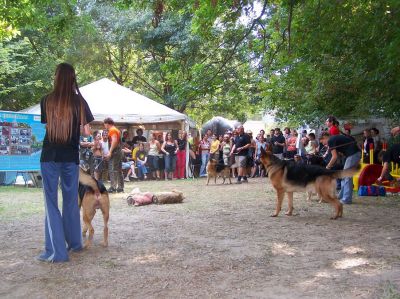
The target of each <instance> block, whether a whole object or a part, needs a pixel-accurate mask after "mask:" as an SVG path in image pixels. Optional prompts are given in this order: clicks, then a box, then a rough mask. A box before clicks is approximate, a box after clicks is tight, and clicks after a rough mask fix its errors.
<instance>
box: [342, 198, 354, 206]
mask: <svg viewBox="0 0 400 299" xmlns="http://www.w3.org/2000/svg"><path fill="white" fill-rule="evenodd" d="M340 202H341V203H342V204H344V205H351V203H352V201H351V200H343V199H341V200H340Z"/></svg>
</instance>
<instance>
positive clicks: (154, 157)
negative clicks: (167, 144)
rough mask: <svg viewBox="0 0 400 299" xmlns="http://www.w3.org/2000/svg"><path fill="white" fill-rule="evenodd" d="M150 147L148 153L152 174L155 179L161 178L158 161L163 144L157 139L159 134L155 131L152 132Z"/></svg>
mask: <svg viewBox="0 0 400 299" xmlns="http://www.w3.org/2000/svg"><path fill="white" fill-rule="evenodd" d="M149 145H150V149H149V153H148V155H147V162H148V164H149V167H150V171H151V175H152V177H153V179H156V180H159V179H160V165H159V163H158V159H159V154H160V151H161V145H160V143H159V142H158V140H157V136H156V134H155V133H153V134H152V136H151V138H150V142H149Z"/></svg>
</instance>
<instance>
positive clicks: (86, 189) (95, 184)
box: [79, 168, 110, 248]
mask: <svg viewBox="0 0 400 299" xmlns="http://www.w3.org/2000/svg"><path fill="white" fill-rule="evenodd" d="M79 207H81V208H82V216H83V217H82V219H83V230H82V236H83V237H86V232H87V231H88V230H89V238H88V239H87V240H86V242H85V245H84V247H85V248H88V247H89V246H91V245H92V241H93V235H94V229H93V226H92V220H93V217H94V215H95V214H96V210H97V209H100V210H101V212H102V214H103V221H104V230H103V246H108V218H109V212H110V199H109V197H108V192H107V189H106V187H105V186H104V184H103V183H102V182H99V181H97V180H95V179H94V178H93V177H91V176H90V175H89V174H87V173H86V172H85V171H84V170H83V169H82V168H80V169H79Z"/></svg>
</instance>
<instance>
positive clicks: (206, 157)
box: [200, 152, 210, 176]
mask: <svg viewBox="0 0 400 299" xmlns="http://www.w3.org/2000/svg"><path fill="white" fill-rule="evenodd" d="M209 159H210V153H209V152H205V153H201V167H200V176H206V175H207V169H206V166H207V163H208V160H209Z"/></svg>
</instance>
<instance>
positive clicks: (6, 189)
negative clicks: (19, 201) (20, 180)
mask: <svg viewBox="0 0 400 299" xmlns="http://www.w3.org/2000/svg"><path fill="white" fill-rule="evenodd" d="M42 192H43V191H42V188H30V187H25V186H0V193H35V194H36V193H42Z"/></svg>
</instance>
